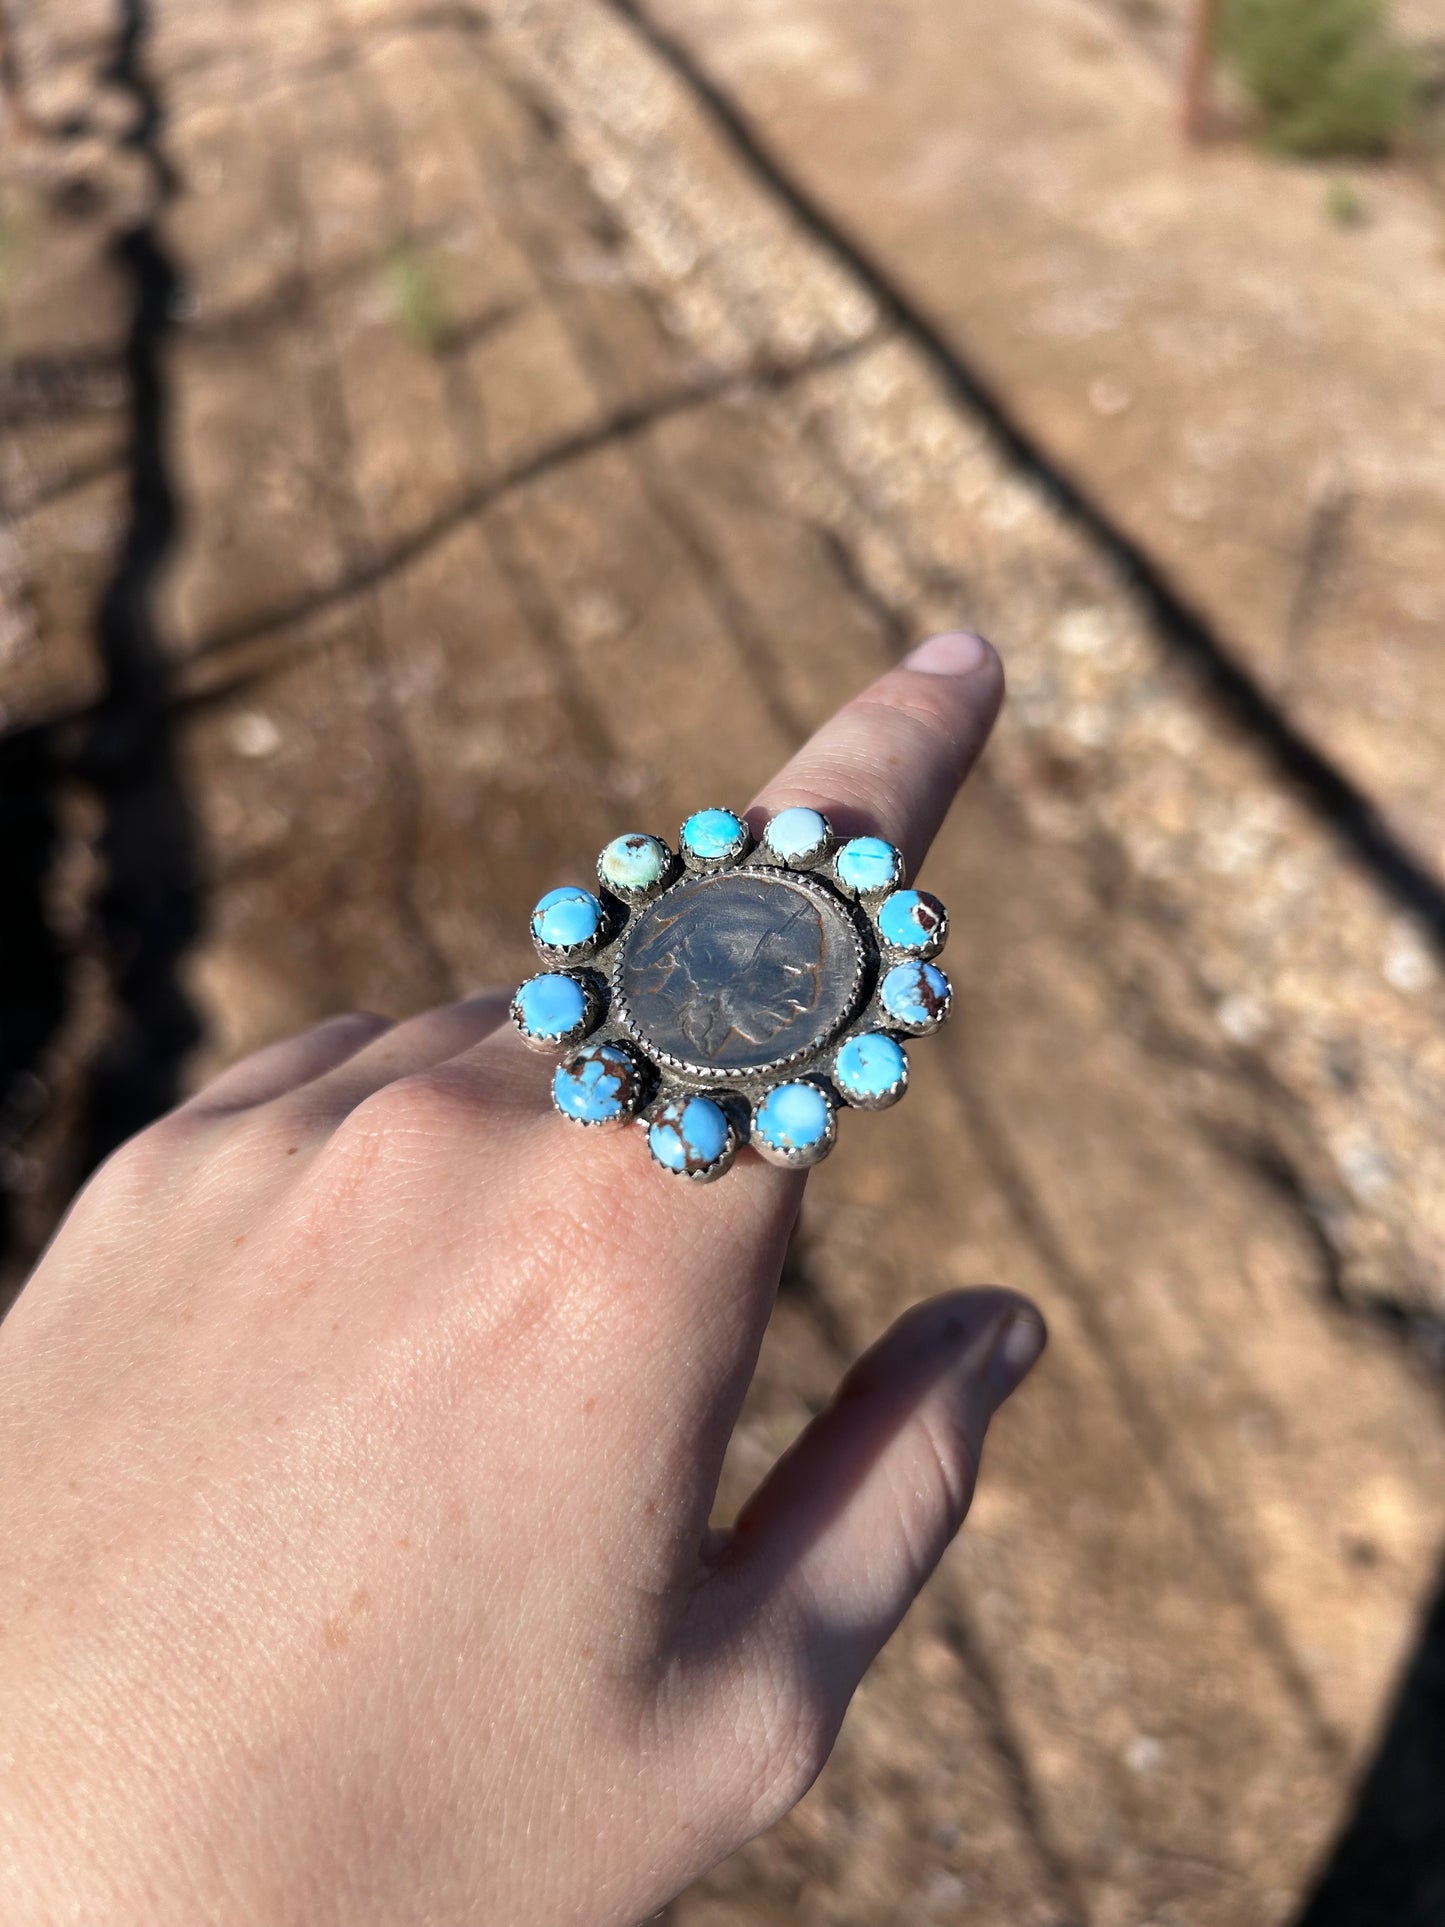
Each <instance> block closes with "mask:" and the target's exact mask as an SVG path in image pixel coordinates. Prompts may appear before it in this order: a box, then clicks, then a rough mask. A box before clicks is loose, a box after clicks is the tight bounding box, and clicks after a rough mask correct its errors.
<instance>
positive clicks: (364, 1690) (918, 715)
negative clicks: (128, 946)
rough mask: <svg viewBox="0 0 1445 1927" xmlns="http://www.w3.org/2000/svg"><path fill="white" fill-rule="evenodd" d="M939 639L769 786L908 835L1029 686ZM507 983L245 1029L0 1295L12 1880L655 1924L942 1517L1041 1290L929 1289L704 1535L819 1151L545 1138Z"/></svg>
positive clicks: (930, 1548)
mask: <svg viewBox="0 0 1445 1927" xmlns="http://www.w3.org/2000/svg"><path fill="white" fill-rule="evenodd" d="M930 652H931V653H930ZM910 660H911V661H915V662H916V661H917V660H919V658H918V657H917V656H916V657H915V658H913V659H910ZM921 661H922V665H923V666H921V667H919V666H915V667H907V666H905V667H902V668H899V669H896V670H894V671H892V672H891V673H890V674H889V675H887V676H885V677H883V678H882V679H881V680H880V681H879V682H877V683H875V684H874V685H873V686H872V687H871V688H870V689H868V690H866V691H865V692H864V693H863V694H862V695H861V696H859V697H858V698H856V699H855V701H853V702H852V703H851V704H849V705H848V706H847V707H846V708H845V709H843V710H842V711H841V712H840V713H839V714H838V715H837V716H835V717H834V718H833V720H832V721H831V722H830V723H828V724H827V725H826V726H825V727H824V728H823V730H822V731H821V732H820V733H819V734H818V735H817V736H816V737H815V738H814V739H813V741H812V742H811V743H809V744H808V745H807V746H806V747H805V748H804V749H803V750H802V751H801V752H800V753H799V755H798V756H797V757H796V758H795V759H794V760H793V761H792V762H791V763H790V764H789V765H788V767H787V768H786V769H785V770H784V771H782V773H781V774H780V775H779V776H778V777H777V778H776V780H775V781H774V782H772V783H771V784H769V786H768V788H767V790H766V792H765V793H764V795H763V796H762V797H760V798H759V799H758V804H757V806H756V813H755V816H754V822H755V824H756V823H757V822H759V821H760V820H761V818H762V817H763V816H765V815H767V814H769V813H771V812H772V811H774V810H777V809H780V808H782V807H783V806H784V805H785V804H789V803H804V804H810V805H813V806H815V807H818V808H822V809H823V810H825V811H826V812H827V813H828V814H829V815H830V816H831V817H832V819H833V820H834V822H835V824H836V825H837V827H838V828H839V829H840V830H841V831H842V832H843V833H845V834H854V833H857V832H860V831H864V830H870V831H875V832H878V833H880V834H882V835H884V836H886V837H889V838H890V839H891V840H892V841H894V842H896V843H898V844H899V845H900V846H901V847H902V849H903V850H904V853H905V855H906V856H907V858H908V861H909V868H910V871H912V870H913V869H915V868H916V867H917V865H918V863H919V861H920V860H921V858H922V856H923V853H924V851H925V849H926V848H927V845H928V843H929V841H930V840H931V838H932V836H933V833H934V831H935V830H936V829H937V827H938V824H939V822H940V821H941V820H942V817H943V815H944V812H945V810H946V809H947V807H948V804H949V802H950V800H951V798H952V796H953V794H954V791H955V788H956V786H957V784H958V783H959V781H960V780H961V779H962V777H963V775H964V774H965V773H966V771H967V769H968V767H969V766H970V764H971V763H972V762H973V760H974V758H975V757H976V756H977V754H978V752H979V750H980V748H981V747H982V745H983V742H984V740H985V738H986V736H987V734H988V731H989V728H990V727H991V725H992V722H993V719H994V716H995V714H996V712H997V709H998V706H999V702H1000V699H1001V696H1002V690H1003V680H1002V674H1001V671H1000V669H999V665H998V660H997V658H996V657H995V656H994V654H993V652H992V651H991V650H989V649H988V648H987V647H986V645H983V644H980V643H978V642H977V640H976V639H974V638H969V637H965V636H952V637H947V638H939V639H935V641H934V642H933V643H932V644H930V645H925V653H923V654H922V657H921ZM930 664H931V665H932V666H931V667H929V665H930ZM505 1008H506V996H505V993H496V994H492V995H488V996H483V997H478V998H474V999H471V1000H469V1001H468V1002H466V1003H462V1004H458V1005H454V1006H452V1007H450V1008H446V1009H441V1010H434V1011H431V1012H428V1013H427V1014H426V1015H424V1016H420V1017H415V1018H412V1019H410V1020H409V1021H407V1022H405V1023H400V1024H396V1025H390V1024H387V1023H386V1022H384V1021H383V1020H381V1019H379V1018H375V1017H369V1016H348V1017H341V1018H337V1019H336V1020H334V1021H333V1022H331V1023H328V1024H323V1025H322V1026H321V1027H320V1028H319V1029H317V1030H313V1031H310V1032H308V1033H307V1034H306V1035H304V1036H302V1037H298V1038H294V1039H292V1040H291V1041H289V1042H287V1043H282V1044H278V1045H275V1046H272V1047H271V1048H270V1049H268V1050H263V1051H261V1052H259V1053H258V1054H257V1055H255V1056H253V1057H250V1058H247V1059H246V1060H245V1061H244V1062H242V1063H239V1064H237V1065H235V1066H234V1067H233V1068H232V1069H230V1070H229V1071H227V1072H226V1073H225V1074H224V1076H222V1077H220V1078H219V1079H217V1081H216V1082H215V1083H213V1084H211V1085H210V1086H209V1087H208V1088H206V1089H205V1090H203V1091H201V1092H200V1093H199V1094H198V1095H197V1096H196V1097H195V1098H193V1099H191V1101H190V1102H189V1103H187V1104H185V1105H183V1106H182V1107H181V1108H180V1109H179V1110H177V1111H175V1112H173V1113H172V1114H171V1115H170V1116H168V1117H166V1118H163V1119H162V1120H161V1121H160V1122H159V1123H157V1124H155V1125H153V1126H152V1127H151V1128H150V1129H149V1130H147V1131H144V1132H143V1133H141V1135H140V1136H139V1137H137V1138H135V1139H134V1140H133V1141H132V1142H131V1143H130V1144H128V1145H126V1146H125V1147H124V1148H123V1149H122V1150H121V1151H120V1152H119V1153H118V1154H117V1155H116V1156H115V1157H114V1158H112V1159H111V1161H110V1162H109V1163H108V1164H107V1165H106V1166H105V1167H104V1168H103V1169H102V1170H101V1171H100V1172H98V1173H97V1175H96V1176H95V1177H94V1178H93V1179H92V1181H91V1182H90V1184H89V1185H87V1187H86V1188H85V1190H84V1191H83V1192H82V1194H81V1196H80V1197H79V1199H78V1200H77V1201H76V1203H75V1205H74V1207H73V1209H72V1211H71V1213H70V1215H69V1217H68V1218H67V1220H66V1222H65V1224H64V1225H63V1226H62V1228H61V1230H60V1232H59V1234H58V1235H57V1237H56V1239H55V1241H54V1243H53V1245H52V1246H51V1248H50V1250H49V1252H48V1253H47V1254H46V1256H45V1258H44V1260H43V1261H42V1263H41V1265H40V1266H39V1268H38V1269H37V1271H36V1273H35V1275H34V1277H33V1278H32V1280H31V1282H30V1284H29V1285H28V1287H27V1289H26V1290H25V1292H24V1293H23V1295H22V1296H21V1298H20V1300H19V1302H18V1304H17V1306H16V1308H15V1310H14V1312H13V1314H12V1315H11V1317H10V1318H9V1319H8V1320H7V1322H6V1323H5V1325H4V1327H3V1329H0V1918H3V1919H5V1920H7V1921H15V1922H17V1923H19V1922H25V1923H27V1927H41V1923H44V1924H45V1927H49V1923H60V1922H77V1923H79V1922H84V1923H86V1927H107V1924H108V1923H117V1924H119V1923H122V1922H124V1923H126V1924H127V1927H134V1923H135V1922H137V1921H145V1922H146V1923H148V1927H171V1923H176V1927H180V1924H181V1923H185V1927H194V1924H195V1923H197V1922H202V1921H204V1922H207V1923H226V1924H229V1923H243V1922H244V1923H248V1924H251V1923H264V1927H290V1924H291V1923H296V1927H301V1924H302V1923H305V1927H324V1924H325V1923H331V1922H335V1923H338V1927H339V1923H343V1922H344V1923H346V1927H366V1924H367V1923H377V1927H383V1924H385V1927H399V1924H401V1923H406V1924H407V1927H411V1924H413V1923H425V1927H441V1924H443V1923H446V1924H448V1927H449V1924H451V1923H456V1924H457V1927H461V1924H462V1923H477V1922H486V1923H488V1927H503V1924H505V1923H512V1922H515V1923H519V1924H520V1923H526V1927H548V1924H549V1923H564V1922H566V1923H587V1927H609V1924H611V1923H619V1924H620V1923H626V1922H630V1921H635V1920H637V1919H639V1918H640V1917H641V1916H643V1915H645V1914H647V1913H649V1912H651V1911H652V1910H653V1909H655V1908H657V1907H658V1906H660V1905H661V1904H663V1903H664V1902H665V1901H666V1900H667V1899H669V1898H670V1897H671V1896H672V1895H673V1894H675V1893H676V1892H678V1891H679V1890H680V1889H681V1888H682V1887H684V1886H685V1885H686V1884H687V1883H688V1882H689V1881H690V1880H692V1879H694V1878H695V1877H696V1876H697V1875H698V1874H700V1873H701V1872H703V1871H704V1870H705V1869H706V1868H707V1867H709V1866H710V1865H711V1864H713V1863H714V1862H715V1861H717V1860H718V1859H720V1858H721V1857H722V1856H723V1855H725V1854H727V1853H729V1852H731V1851H732V1850H733V1849H734V1848H736V1847H738V1846H740V1845H741V1844H742V1843H743V1842H744V1841H746V1840H748V1839H749V1838H751V1837H752V1836H753V1835H755V1834H756V1833H758V1832H760V1831H761V1830H762V1829H764V1828H766V1827H767V1826H769V1825H770V1824H771V1823H772V1822H774V1821H775V1820H777V1819H778V1818H779V1817H780V1816H781V1815H782V1814H784V1813H785V1812H786V1811H787V1810H788V1809H789V1808H790V1807H791V1806H792V1805H793V1804H794V1803H795V1802H796V1801H797V1800H798V1799H799V1798H800V1797H801V1795H802V1794H803V1793H804V1791H805V1790H806V1789H807V1787H808V1786H809V1785H810V1783H811V1782H812V1780H813V1779H814V1777H815V1776H816V1774H817V1773H818V1771H819V1769H820V1768H821V1766H822V1765H823V1762H824V1761H825V1760H826V1758H827V1756H828V1752H829V1750H830V1748H831V1746H832V1744H833V1740H834V1738H835V1736H836V1733H837V1731H838V1726H839V1723H840V1721H841V1719H842V1717H843V1713H844V1711H845V1709H846V1707H847V1704H848V1700H849V1697H850V1695H851V1694H852V1692H853V1690H854V1688H855V1686H856V1685H857V1683H858V1681H859V1679H860V1678H861V1676H862V1674H863V1672H864V1670H865V1669H866V1667H867V1666H868V1664H869V1663H870V1661H871V1660H872V1659H873V1657H874V1655H875V1654H876V1653H877V1651H878V1649H879V1647H880V1646H881V1645H882V1644H883V1642H884V1641H885V1640H886V1639H887V1637H888V1635H889V1634H890V1633H891V1632H892V1630H893V1628H894V1626H895V1625H896V1624H897V1623H898V1621H899V1619H900V1618H901V1617H902V1615H903V1613H904V1611H905V1610H906V1608H907V1606H908V1604H909V1602H910V1601H911V1600H912V1599H913V1597H914V1595H915V1594H916V1593H917V1591H918V1590H919V1588H920V1586H921V1585H922V1584H923V1582H924V1580H925V1579H926V1577H927V1575H928V1573H929V1572H930V1571H931V1570H932V1568H933V1566H934V1564H935V1563H936V1561H937V1560H938V1558H939V1556H940V1555H941V1553H942V1552H943V1550H944V1548H945V1547H946V1546H947V1544H948V1542H949V1539H950V1538H951V1536H952V1534H953V1533H954V1532H955V1531H956V1530H957V1528H958V1526H959V1525H960V1523H961V1522H962V1519H963V1516H964V1513H965V1512H966V1510H967V1507H968V1502H969V1498H970V1495H971V1493H972V1489H973V1482H974V1477H975V1474H976V1471H977V1467H978V1462H979V1454H980V1450H981V1447H982V1442H983V1435H984V1429H985V1427H986V1425H987V1423H988V1420H989V1417H990V1415H991V1413H992V1412H993V1411H994V1409H995V1408H996V1407H997V1405H998V1404H999V1403H1001V1401H1002V1399H1003V1398H1005V1397H1006V1396H1007V1395H1008V1393H1009V1392H1010V1391H1011V1390H1012V1389H1013V1388H1014V1387H1015V1386H1016V1385H1017V1383H1018V1382H1019V1380H1020V1379H1021V1378H1022V1376H1023V1375H1024V1373H1025V1372H1026V1371H1027V1370H1028V1368H1029V1366H1030V1365H1031V1364H1032V1363H1033V1361H1034V1359H1035V1358H1037V1356H1038V1354H1039V1352H1040V1350H1041V1349H1042V1346H1043V1327H1042V1323H1041V1321H1040V1320H1039V1318H1038V1314H1037V1313H1036V1312H1035V1311H1034V1310H1033V1309H1032V1307H1030V1306H1029V1305H1028V1304H1027V1303H1026V1301H1024V1300H1022V1299H1019V1298H1017V1297H1015V1296H1013V1295H1011V1294H1009V1293H1007V1292H1005V1291H1001V1290H997V1289H986V1290H979V1291H974V1292H962V1293H951V1294H949V1295H948V1296H947V1297H945V1298H941V1299H936V1300H933V1301H931V1302H928V1303H925V1304H922V1305H919V1306H917V1307H915V1308H914V1309H913V1310H911V1311H910V1312H908V1313H907V1314H906V1315H905V1316H904V1317H903V1318H902V1319H901V1320H900V1321H899V1322H898V1323H897V1324H896V1325H895V1326H894V1327H893V1328H892V1329H891V1330H890V1331H889V1332H888V1333H887V1334H886V1335H885V1336H884V1337H883V1338H882V1339H881V1340H880V1342H879V1343H878V1345H877V1346H876V1347H875V1348H874V1349H873V1350H872V1351H871V1352H870V1353H868V1354H867V1355H866V1356H865V1357H864V1358H863V1359H862V1360H861V1361H860V1362H859V1363H858V1365H857V1366H856V1367H855V1368H854V1369H853V1371H852V1372H851V1373H850V1374H849V1376H848V1377H847V1379H846V1380H845V1381H844V1383H843V1385H842V1386H841V1388H840V1389H839V1392H838V1395H837V1398H836V1400H835V1402H834V1403H833V1405H832V1406H831V1407H830V1408H829V1409H828V1410H827V1411H825V1412H824V1413H823V1414H822V1415H821V1416H820V1417H819V1418H818V1419H817V1420H816V1421H815V1422H814V1423H813V1424H812V1425H810V1426H809V1427H808V1429H807V1430H806V1432H805V1433H804V1434H803V1436H802V1437H801V1439H800V1440H799V1441H798V1443H797V1444H796V1446H795V1447H794V1448H793V1449H792V1451H791V1452H790V1453H789V1454H788V1455H787V1456H786V1457H785V1458H784V1459H783V1461H782V1462H781V1463H780V1464H779V1465H778V1466H777V1467H776V1468H775V1470H774V1471H773V1473H772V1474H771V1476H770V1477H769V1478H768V1479H767V1480H766V1481H765V1482H764V1484H763V1485H762V1487H761V1488H760V1489H759V1490H758V1491H757V1492H756V1493H755V1494H754V1496H753V1498H752V1499H751V1501H750V1502H749V1503H748V1505H747V1506H746V1507H745V1509H744V1511H743V1513H742V1515H741V1517H740V1518H739V1519H738V1520H737V1522H736V1524H735V1525H734V1527H733V1528H732V1529H731V1530H730V1531H727V1532H721V1531H715V1530H712V1529H710V1527H709V1512H710V1508H711V1506H712V1503H713V1498H714V1494H715V1490H716V1486H717V1480H718V1474H719V1469H720V1466H721V1462H722V1457H723V1452H724V1448H725V1446H726V1444H727V1440H728V1437H729V1434H730V1432H731V1430H732V1427H733V1425H734V1422H735V1420H736V1417H737V1414H738V1410H739V1407H740V1405H741V1402H742V1398H743V1394H744V1391H745V1390H746V1387H747V1384H748V1381H749V1379H750V1377H751V1375H752V1372H753V1369H754V1365H755V1361H756V1358H757V1352H758V1347H759V1344H760V1342H761V1339H762V1335H763V1330H764V1327H765V1325H766V1323H767V1319H768V1314H769V1309H770V1306H771V1303H772V1298H773V1294H774V1291H775V1289H776V1286H777V1282H778V1276H779V1271H780V1268H781V1263H782V1258H783V1251H784V1246H785V1244H786V1241H787V1238H788V1234H789V1231H790V1228H791V1226H792V1224H793V1221H794V1219H795V1217H796V1214H797V1210H798V1206H799V1202H800V1199H801V1195H802V1179H801V1177H800V1176H799V1175H798V1174H796V1173H789V1172H781V1171H778V1170H775V1169H772V1168H770V1167H769V1166H767V1165H764V1164H763V1163H762V1162H761V1161H760V1160H758V1159H757V1158H756V1157H755V1156H753V1155H752V1154H750V1153H749V1154H746V1155H745V1156H744V1157H743V1158H741V1159H740V1160H739V1163H738V1166H737V1168H736V1169H735V1170H734V1172H733V1173H732V1174H731V1175H730V1176H729V1177H728V1178H727V1179H726V1180H725V1182H723V1183H722V1184H720V1185H716V1186H710V1187H706V1188H699V1187H692V1186H688V1185H686V1184H682V1183H679V1182H676V1181H674V1180H671V1179H669V1178H667V1177H666V1176H664V1175H663V1174H662V1173H661V1172H659V1171H657V1170H655V1169H654V1168H653V1167H652V1166H651V1165H650V1163H649V1162H648V1160H647V1158H646V1157H645V1156H644V1155H642V1153H641V1147H640V1144H639V1142H638V1139H637V1135H636V1133H634V1132H623V1133H620V1134H618V1135H616V1136H605V1135H599V1134H598V1133H595V1132H587V1133H583V1132H580V1131H577V1130H574V1129H572V1128H569V1127H568V1126H567V1125H565V1124H564V1123H562V1122H561V1121H560V1120H559V1119H558V1118H556V1117H555V1115H553V1113H552V1112H551V1110H550V1107H549V1105H548V1103H547V1095H546V1093H547V1082H548V1076H549V1071H548V1068H547V1066H546V1065H545V1064H544V1063H542V1062H541V1061H540V1060H538V1059H537V1058H536V1057H534V1056H532V1055H530V1054H529V1053H527V1052H526V1051H524V1050H523V1048H522V1047H521V1045H520V1043H519V1041H518V1040H517V1039H516V1038H515V1036H514V1035H513V1034H512V1031H511V1027H510V1026H509V1025H507V1024H506V1023H505V1022H504V1021H503V1019H504V1015H505Z"/></svg>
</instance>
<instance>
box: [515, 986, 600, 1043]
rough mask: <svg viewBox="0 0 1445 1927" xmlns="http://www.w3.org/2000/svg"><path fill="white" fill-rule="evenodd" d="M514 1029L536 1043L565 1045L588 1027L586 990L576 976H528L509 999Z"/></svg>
mask: <svg viewBox="0 0 1445 1927" xmlns="http://www.w3.org/2000/svg"><path fill="white" fill-rule="evenodd" d="M512 1009H513V1013H514V1015H515V1017H516V1022H517V1028H518V1029H519V1030H520V1031H521V1033H522V1035H523V1036H524V1037H527V1038H530V1039H531V1040H532V1041H533V1042H535V1043H539V1044H566V1043H570V1042H571V1040H572V1039H573V1038H574V1037H577V1036H580V1035H581V1033H582V1032H583V1030H585V1029H586V1028H587V993H586V991H585V990H584V989H583V987H582V985H581V984H579V983H578V981H577V979H576V978H575V977H568V976H565V975H564V974H563V973H562V972H561V971H555V970H549V971H546V972H544V974H543V975H542V976H540V977H529V978H528V979H527V981H526V983H524V984H522V985H521V986H520V987H519V988H518V991H517V994H516V996H515V997H514V998H513V1000H512Z"/></svg>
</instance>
